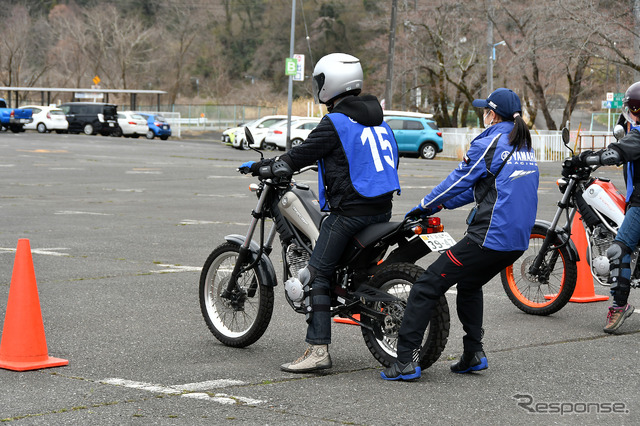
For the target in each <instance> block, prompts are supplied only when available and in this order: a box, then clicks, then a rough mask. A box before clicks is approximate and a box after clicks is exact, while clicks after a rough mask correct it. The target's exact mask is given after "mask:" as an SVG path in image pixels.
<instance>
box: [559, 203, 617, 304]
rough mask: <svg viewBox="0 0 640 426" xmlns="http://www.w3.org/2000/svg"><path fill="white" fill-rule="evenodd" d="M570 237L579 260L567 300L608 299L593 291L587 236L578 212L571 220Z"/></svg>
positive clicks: (592, 300) (584, 301) (576, 301)
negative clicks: (573, 286)
mask: <svg viewBox="0 0 640 426" xmlns="http://www.w3.org/2000/svg"><path fill="white" fill-rule="evenodd" d="M571 239H572V240H573V243H574V244H575V245H576V249H577V250H578V256H580V260H579V261H578V263H577V265H578V278H577V281H576V288H575V290H573V296H571V299H569V302H575V303H586V302H601V301H604V300H609V296H601V295H598V294H596V293H595V289H594V288H593V275H591V267H590V266H589V262H588V261H587V236H586V235H585V232H584V226H583V225H582V217H581V216H580V213H576V217H575V219H574V220H573V225H572V226H571Z"/></svg>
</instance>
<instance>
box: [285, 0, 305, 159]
mask: <svg viewBox="0 0 640 426" xmlns="http://www.w3.org/2000/svg"><path fill="white" fill-rule="evenodd" d="M295 29H296V0H291V39H290V42H289V57H290V58H293V44H294V40H295V35H296V31H295ZM303 73H304V70H303ZM303 75H304V74H303ZM288 93H289V94H288V95H287V139H286V141H287V144H286V146H287V151H289V150H290V149H291V105H292V104H293V76H292V75H290V76H289V90H288Z"/></svg>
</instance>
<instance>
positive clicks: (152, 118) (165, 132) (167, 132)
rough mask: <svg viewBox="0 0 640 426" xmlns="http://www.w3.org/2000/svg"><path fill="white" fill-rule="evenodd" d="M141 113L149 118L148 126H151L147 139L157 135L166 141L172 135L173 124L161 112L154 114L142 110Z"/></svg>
mask: <svg viewBox="0 0 640 426" xmlns="http://www.w3.org/2000/svg"><path fill="white" fill-rule="evenodd" d="M140 115H142V116H143V117H145V118H146V119H147V126H149V130H147V134H146V136H147V139H153V138H155V137H156V136H157V137H159V138H160V139H162V140H163V141H166V140H167V139H169V136H171V125H170V124H169V122H168V121H167V119H166V118H164V117H163V116H162V115H160V114H152V113H146V112H141V113H140Z"/></svg>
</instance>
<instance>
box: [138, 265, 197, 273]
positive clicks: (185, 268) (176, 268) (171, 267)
mask: <svg viewBox="0 0 640 426" xmlns="http://www.w3.org/2000/svg"><path fill="white" fill-rule="evenodd" d="M158 266H161V267H163V268H165V269H163V270H161V271H149V272H151V273H152V274H171V273H174V272H200V271H202V267H201V266H182V265H168V264H165V263H159V264H158Z"/></svg>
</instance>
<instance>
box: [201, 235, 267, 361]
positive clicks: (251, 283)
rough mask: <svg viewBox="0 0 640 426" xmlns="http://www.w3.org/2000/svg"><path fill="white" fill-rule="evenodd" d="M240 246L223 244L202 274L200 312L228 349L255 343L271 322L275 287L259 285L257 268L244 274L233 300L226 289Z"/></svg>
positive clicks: (213, 253)
mask: <svg viewBox="0 0 640 426" xmlns="http://www.w3.org/2000/svg"><path fill="white" fill-rule="evenodd" d="M239 251H240V246H239V245H237V244H234V243H229V242H227V243H224V244H222V245H220V246H219V247H217V248H216V249H215V250H214V251H213V252H211V254H210V255H209V257H208V258H207V261H206V262H205V264H204V267H203V268H202V273H201V274H200V292H199V294H200V309H201V311H202V316H203V317H204V320H205V321H206V323H207V326H208V327H209V330H211V333H213V335H214V336H215V337H216V339H218V340H219V341H220V342H222V343H224V344H225V345H227V346H233V347H237V348H242V347H246V346H249V345H251V344H252V343H255V342H256V341H257V340H258V339H260V337H262V335H263V334H264V332H265V331H266V330H267V326H268V325H269V322H270V321H271V314H272V313H273V300H274V296H273V287H271V286H268V285H263V284H265V283H262V282H260V276H261V275H260V274H257V273H256V270H255V268H254V269H250V270H249V271H247V272H245V273H243V274H241V275H240V276H239V277H238V280H237V287H236V289H235V290H234V291H233V294H232V296H231V297H230V298H223V297H222V296H221V294H222V293H223V291H224V290H225V289H226V288H227V284H228V283H229V279H230V278H231V273H232V272H233V268H234V267H235V265H236V261H237V259H238V253H239Z"/></svg>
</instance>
